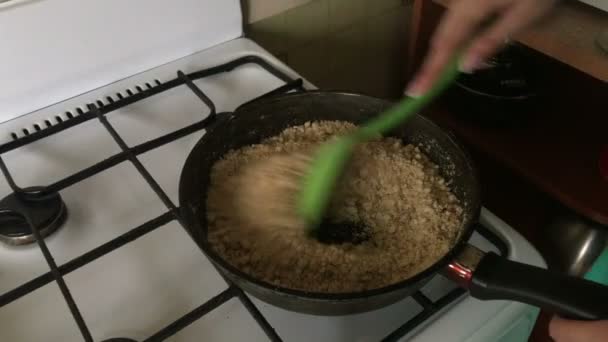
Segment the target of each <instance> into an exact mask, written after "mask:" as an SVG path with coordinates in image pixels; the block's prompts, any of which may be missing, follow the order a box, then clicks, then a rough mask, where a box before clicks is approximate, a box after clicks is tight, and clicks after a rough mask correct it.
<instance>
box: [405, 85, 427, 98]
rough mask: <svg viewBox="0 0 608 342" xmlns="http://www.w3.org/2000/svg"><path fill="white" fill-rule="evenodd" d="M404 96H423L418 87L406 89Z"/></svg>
mask: <svg viewBox="0 0 608 342" xmlns="http://www.w3.org/2000/svg"><path fill="white" fill-rule="evenodd" d="M403 94H405V95H406V96H409V97H418V96H420V95H422V94H421V92H420V91H419V90H418V89H417V87H416V85H413V86H408V87H406V88H405V91H404V92H403Z"/></svg>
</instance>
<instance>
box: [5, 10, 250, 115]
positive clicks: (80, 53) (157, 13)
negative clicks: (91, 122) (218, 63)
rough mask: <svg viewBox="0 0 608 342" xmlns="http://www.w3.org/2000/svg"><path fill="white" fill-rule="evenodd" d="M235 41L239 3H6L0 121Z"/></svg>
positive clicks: (238, 31) (239, 21) (239, 29)
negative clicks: (232, 40)
mask: <svg viewBox="0 0 608 342" xmlns="http://www.w3.org/2000/svg"><path fill="white" fill-rule="evenodd" d="M241 34H242V16H241V11H240V3H239V1H238V0H173V1H170V2H167V1H163V0H129V1H122V0H104V1H91V0H87V1H83V0H32V1H21V2H13V1H11V2H7V3H6V4H5V5H4V6H3V7H2V8H0V42H2V46H1V48H0V50H1V51H2V62H1V63H0V89H2V92H1V93H0V122H2V121H6V120H9V119H12V118H14V117H17V116H20V115H23V114H25V113H29V112H31V111H33V110H36V109H39V108H42V107H44V106H47V105H48V104H51V103H55V102H58V101H61V100H65V99H67V98H70V97H72V96H75V95H78V94H81V93H83V92H86V91H89V90H91V89H95V88H97V87H100V86H103V85H106V84H108V83H112V82H115V81H117V80H120V79H123V78H126V77H128V76H130V75H133V74H135V73H138V72H142V71H144V70H147V69H151V68H153V67H156V66H158V65H161V64H163V63H167V62H169V61H172V60H175V59H177V58H180V57H183V56H185V55H188V54H191V53H194V52H196V51H201V50H203V49H206V48H209V47H211V46H214V45H216V44H219V43H222V42H225V41H227V40H230V39H234V38H236V37H239V36H240V35H241Z"/></svg>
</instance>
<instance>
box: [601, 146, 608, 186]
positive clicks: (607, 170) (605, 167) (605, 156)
mask: <svg viewBox="0 0 608 342" xmlns="http://www.w3.org/2000/svg"><path fill="white" fill-rule="evenodd" d="M600 174H601V175H602V177H604V179H605V180H606V181H608V145H606V146H604V149H603V150H602V152H601V153H600Z"/></svg>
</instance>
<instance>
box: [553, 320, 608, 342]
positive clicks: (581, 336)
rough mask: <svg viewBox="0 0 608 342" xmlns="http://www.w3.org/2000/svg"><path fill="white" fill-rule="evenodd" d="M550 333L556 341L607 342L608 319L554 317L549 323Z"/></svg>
mask: <svg viewBox="0 0 608 342" xmlns="http://www.w3.org/2000/svg"><path fill="white" fill-rule="evenodd" d="M549 335H551V337H553V339H554V340H555V342H606V341H608V320H606V321H572V320H567V319H563V318H559V317H553V319H552V320H551V323H549Z"/></svg>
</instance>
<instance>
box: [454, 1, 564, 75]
mask: <svg viewBox="0 0 608 342" xmlns="http://www.w3.org/2000/svg"><path fill="white" fill-rule="evenodd" d="M535 1H537V3H534V4H532V3H531V2H529V1H519V2H517V3H516V4H515V5H514V6H511V7H508V8H507V9H505V11H504V12H503V13H502V15H501V17H500V18H499V19H498V20H497V21H496V22H495V23H494V24H492V26H490V27H489V28H488V29H486V30H485V31H484V32H483V33H482V34H481V35H480V36H479V37H477V38H475V40H473V42H472V43H471V46H470V48H469V50H468V51H467V52H466V57H465V62H464V64H465V66H466V68H468V69H469V70H474V69H477V68H478V67H479V65H480V64H481V62H483V61H485V60H487V59H488V58H490V57H491V56H492V55H494V54H495V53H496V52H497V51H498V50H500V49H501V48H502V47H503V46H504V45H505V43H506V42H507V39H508V37H509V36H512V35H514V34H516V33H518V32H519V31H521V30H523V29H524V28H526V27H527V26H529V25H530V24H531V23H532V22H533V21H534V20H535V19H537V18H538V17H539V16H540V15H541V14H542V13H544V12H545V10H546V9H547V8H548V7H549V6H550V5H551V4H552V1H551V0H535ZM540 3H543V4H542V5H541V4H540Z"/></svg>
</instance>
